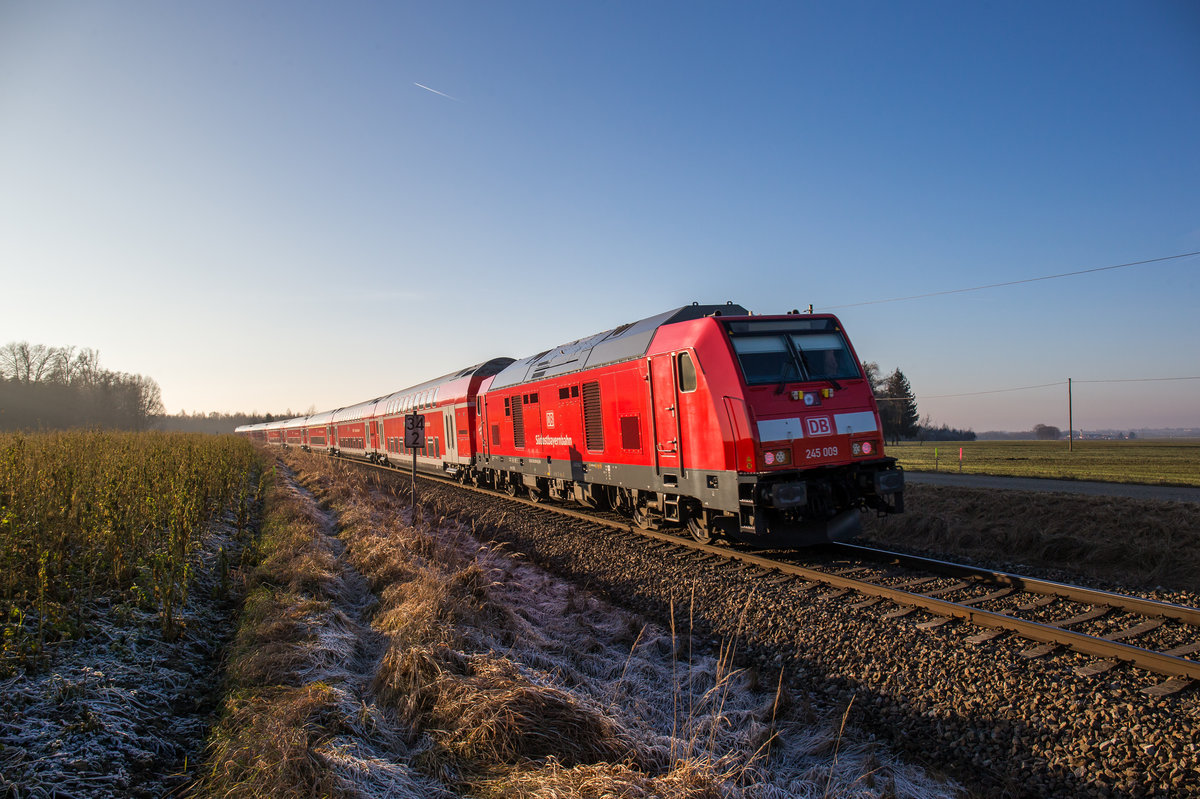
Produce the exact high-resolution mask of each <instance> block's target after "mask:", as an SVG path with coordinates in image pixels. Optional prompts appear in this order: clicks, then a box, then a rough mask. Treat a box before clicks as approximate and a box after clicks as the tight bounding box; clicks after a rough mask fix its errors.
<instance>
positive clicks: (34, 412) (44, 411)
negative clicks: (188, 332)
mask: <svg viewBox="0 0 1200 799" xmlns="http://www.w3.org/2000/svg"><path fill="white" fill-rule="evenodd" d="M162 413H163V404H162V390H161V389H160V388H159V387H158V383H156V382H154V380H152V379H151V378H149V377H146V376H145V375H135V374H129V373H128V372H116V371H113V370H110V369H103V368H101V367H100V353H99V352H97V351H96V350H93V349H76V348H75V347H47V346H45V345H43V344H30V343H29V342H27V341H15V342H11V343H9V344H6V345H4V347H2V348H0V430H36V429H63V428H69V427H89V428H106V429H112V430H146V429H149V427H150V426H151V422H152V420H153V419H154V417H156V416H159V415H161V414H162Z"/></svg>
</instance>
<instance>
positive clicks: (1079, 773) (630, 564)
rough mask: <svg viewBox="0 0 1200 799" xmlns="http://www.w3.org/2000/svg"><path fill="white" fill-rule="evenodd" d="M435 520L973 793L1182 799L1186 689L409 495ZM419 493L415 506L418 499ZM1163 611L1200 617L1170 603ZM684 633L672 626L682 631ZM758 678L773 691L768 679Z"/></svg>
mask: <svg viewBox="0 0 1200 799" xmlns="http://www.w3.org/2000/svg"><path fill="white" fill-rule="evenodd" d="M422 490H423V492H430V493H434V494H436V496H437V497H438V498H440V499H441V500H442V501H443V502H444V503H446V505H447V508H451V507H452V508H458V509H461V511H462V512H463V513H465V514H467V515H469V516H472V517H474V518H476V519H477V520H478V521H479V522H482V523H484V527H485V528H486V532H487V535H488V536H491V537H493V538H496V539H499V540H504V541H507V542H509V543H510V544H511V545H512V546H514V547H518V548H520V549H521V550H522V551H523V552H526V553H528V554H529V555H530V556H531V557H533V558H534V559H535V560H536V561H538V562H540V563H542V564H544V565H546V566H548V567H550V568H552V569H553V570H554V571H556V572H558V573H559V574H562V575H564V576H567V577H569V578H570V579H573V580H575V581H577V582H580V583H583V584H585V585H587V586H588V587H589V588H591V589H593V590H599V591H601V592H602V593H603V594H604V595H606V596H607V597H608V598H610V599H611V600H613V601H615V602H616V603H617V604H619V605H622V606H624V607H626V608H629V609H632V610H636V611H638V612H642V613H647V614H650V615H651V616H652V617H657V618H659V619H666V618H667V617H669V615H670V613H671V611H672V609H673V611H674V613H675V615H676V623H677V624H679V623H680V622H681V621H682V623H683V624H685V625H686V624H687V622H688V619H689V618H691V619H693V620H694V622H693V623H694V632H695V634H696V635H697V636H698V637H699V638H700V641H701V642H702V643H706V644H707V645H710V646H717V645H719V642H720V641H721V640H722V639H728V638H730V637H732V636H736V637H737V638H739V639H740V640H741V641H743V642H744V647H745V650H746V651H747V652H748V653H749V659H750V660H751V661H752V662H753V663H754V664H756V665H757V666H758V667H759V668H760V669H764V670H767V671H768V672H769V671H770V670H772V669H776V670H777V669H780V668H782V669H783V671H784V675H785V680H786V681H787V682H788V684H789V685H790V686H791V687H792V689H793V690H794V691H795V692H797V693H807V694H810V695H811V696H813V697H814V701H815V702H816V703H817V704H819V705H820V706H821V707H820V708H818V710H820V711H825V712H839V711H841V710H845V709H846V708H847V707H848V708H849V712H848V720H849V723H850V724H851V725H853V726H855V727H857V728H858V730H859V731H860V732H861V734H864V735H875V736H879V737H880V738H881V739H883V740H885V741H887V742H888V743H889V744H890V745H891V746H893V747H896V748H898V749H899V750H901V751H904V752H907V753H908V756H909V757H911V758H914V759H916V760H917V761H918V762H921V763H923V764H925V765H926V766H927V767H929V768H931V769H932V770H934V771H937V770H943V771H945V772H946V773H948V774H950V775H952V776H954V777H955V778H957V779H959V780H960V781H963V782H964V783H966V784H968V785H970V786H972V787H973V788H974V789H975V790H976V791H977V792H979V793H980V794H981V795H989V796H992V795H1008V796H1123V795H1131V796H1193V795H1200V774H1198V772H1197V769H1196V764H1197V761H1198V759H1200V758H1198V755H1200V744H1198V743H1197V740H1196V731H1197V730H1200V702H1198V697H1197V693H1198V692H1197V691H1196V690H1195V689H1194V688H1192V689H1189V690H1186V691H1184V692H1183V693H1180V694H1177V695H1173V696H1167V697H1162V698H1152V697H1149V696H1146V695H1144V694H1143V693H1142V692H1141V689H1143V688H1145V687H1148V686H1151V685H1156V684H1159V683H1161V682H1162V681H1163V678H1162V677H1159V676H1157V675H1152V674H1148V673H1146V672H1143V671H1140V670H1135V669H1131V668H1129V667H1125V666H1120V667H1117V668H1116V669H1114V670H1112V671H1110V672H1108V673H1106V674H1103V675H1099V676H1096V677H1090V678H1089V677H1080V676H1077V675H1076V674H1075V673H1074V669H1075V668H1077V667H1079V666H1082V665H1085V664H1086V663H1088V662H1090V661H1091V660H1092V659H1091V658H1088V657H1086V656H1082V655H1076V654H1073V653H1069V652H1066V653H1064V652H1059V653H1056V654H1053V655H1050V656H1049V657H1045V658H1038V659H1026V658H1024V657H1022V655H1021V652H1022V651H1024V650H1026V649H1029V648H1030V647H1031V644H1029V643H1028V642H1026V641H1022V640H1019V639H1015V638H1012V637H1011V636H1006V637H1003V638H999V639H995V640H992V641H989V642H986V643H983V644H969V643H967V642H966V641H965V640H964V639H965V638H967V637H969V636H971V635H973V634H975V633H977V632H979V630H978V629H977V628H974V627H972V626H970V625H964V624H960V623H951V624H947V625H944V626H939V627H934V628H930V629H922V628H920V627H918V624H920V623H921V622H923V621H928V620H929V619H930V617H929V616H928V615H925V614H923V613H920V612H916V613H912V614H910V615H908V616H905V617H902V618H897V619H892V620H884V619H883V616H884V614H885V613H887V612H888V610H890V609H894V606H891V605H889V604H888V603H880V604H877V605H874V606H871V607H866V608H860V609H855V608H852V607H851V605H852V604H853V603H855V602H858V601H860V600H861V597H859V596H858V595H856V594H854V593H850V594H846V595H844V596H840V597H828V596H826V595H828V594H831V593H834V592H831V591H830V590H829V589H826V588H822V587H815V588H812V587H810V588H808V589H807V590H802V589H801V588H800V584H798V583H797V582H790V583H787V582H785V583H778V582H777V581H774V580H769V579H763V578H762V577H760V576H757V573H756V572H754V571H753V570H745V569H743V570H738V569H733V568H729V567H724V566H719V565H709V564H705V565H700V566H698V565H697V559H696V558H694V557H692V556H688V555H684V554H680V553H676V552H672V551H670V550H666V551H664V550H662V549H659V548H656V547H654V546H653V545H649V544H646V543H642V542H639V541H635V540H632V539H630V538H629V537H628V536H624V535H620V534H613V533H608V532H604V531H602V530H600V529H598V528H597V527H595V526H594V525H590V524H587V523H584V522H574V521H570V520H564V519H562V518H553V517H549V516H546V515H544V514H542V513H541V512H539V511H538V510H536V509H525V508H522V509H519V510H516V511H514V510H512V509H511V508H512V506H509V508H510V509H509V510H508V512H507V513H506V514H505V515H504V517H503V521H500V519H499V517H500V515H501V514H500V512H498V511H497V510H496V507H497V506H496V504H495V501H494V500H492V499H489V498H483V497H475V496H465V495H464V494H463V493H462V492H459V491H457V490H455V489H454V488H452V487H443V486H436V487H435V486H431V485H428V484H425V485H423V487H422ZM430 493H425V494H424V497H425V498H426V499H429V498H430ZM1171 598H1172V600H1173V601H1176V602H1186V603H1188V604H1200V599H1198V598H1196V597H1194V596H1192V595H1190V594H1188V593H1186V592H1171ZM685 629H686V627H685ZM771 679H774V678H773V677H772V678H771Z"/></svg>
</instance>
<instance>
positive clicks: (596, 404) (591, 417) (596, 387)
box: [583, 382, 604, 452]
mask: <svg viewBox="0 0 1200 799" xmlns="http://www.w3.org/2000/svg"><path fill="white" fill-rule="evenodd" d="M583 433H584V438H585V439H586V441H587V448H588V449H590V450H592V451H593V452H599V451H601V450H603V449H604V424H603V421H602V418H601V414H600V384H599V383H595V382H593V383H584V384H583Z"/></svg>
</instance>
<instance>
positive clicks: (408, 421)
mask: <svg viewBox="0 0 1200 799" xmlns="http://www.w3.org/2000/svg"><path fill="white" fill-rule="evenodd" d="M404 446H406V447H408V448H409V449H411V450H412V455H413V459H412V523H413V525H416V523H417V450H419V449H422V448H424V446H425V416H424V415H423V414H420V413H410V414H406V415H405V417H404Z"/></svg>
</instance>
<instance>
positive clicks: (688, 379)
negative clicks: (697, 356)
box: [676, 352, 696, 393]
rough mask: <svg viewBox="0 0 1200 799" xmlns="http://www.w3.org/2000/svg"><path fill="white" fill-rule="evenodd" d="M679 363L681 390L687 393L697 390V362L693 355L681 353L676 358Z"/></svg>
mask: <svg viewBox="0 0 1200 799" xmlns="http://www.w3.org/2000/svg"><path fill="white" fill-rule="evenodd" d="M676 360H677V361H678V365H679V390H680V391H682V392H684V393H687V392H689V391H695V390H696V364H695V363H693V362H692V356H691V355H689V354H688V353H686V352H681V353H679V356H678V357H677V359H676Z"/></svg>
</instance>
